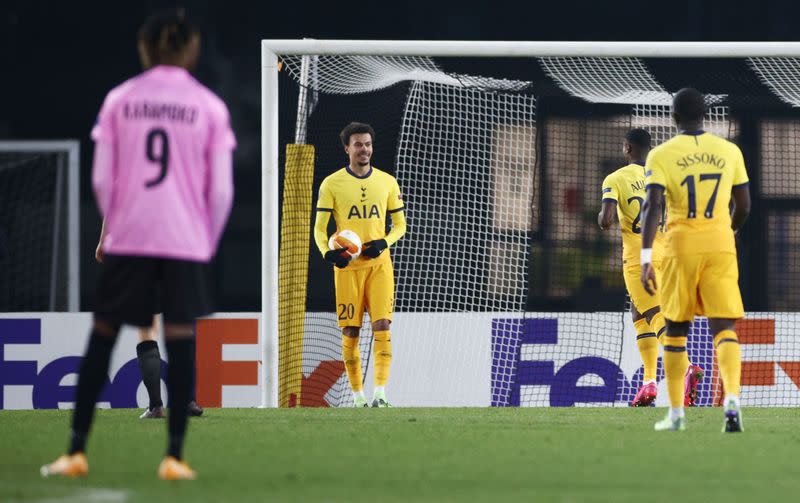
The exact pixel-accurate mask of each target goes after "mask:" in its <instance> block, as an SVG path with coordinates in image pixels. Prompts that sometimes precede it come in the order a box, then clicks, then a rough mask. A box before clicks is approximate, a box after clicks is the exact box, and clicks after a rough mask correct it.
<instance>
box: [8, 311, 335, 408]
mask: <svg viewBox="0 0 800 503" xmlns="http://www.w3.org/2000/svg"><path fill="white" fill-rule="evenodd" d="M90 324H91V315H88V314H86V313H81V314H62V313H59V314H44V315H41V316H40V317H32V318H5V319H4V318H0V409H3V408H30V407H31V406H33V408H36V409H55V408H58V407H59V404H62V405H63V404H64V403H72V402H73V401H74V396H75V387H76V383H77V373H78V371H79V369H80V365H81V360H82V354H83V350H84V348H85V347H86V343H87V337H88V331H89V327H90ZM196 334H197V355H196V357H197V361H196V370H197V373H196V376H197V383H196V396H197V401H198V402H199V403H200V404H201V405H203V406H204V407H222V406H228V407H230V406H239V407H254V406H258V405H260V404H261V386H262V385H263V384H262V380H261V365H262V362H261V351H260V347H259V320H258V318H257V317H255V316H254V317H252V318H210V319H202V320H198V321H197V323H196ZM136 342H138V339H137V338H136V337H135V336H134V334H133V332H130V331H129V332H127V334H126V333H125V332H123V333H122V334H121V335H120V340H119V341H118V343H117V347H116V348H115V359H114V360H112V371H111V375H110V376H109V378H108V380H107V382H106V385H105V387H104V390H103V392H102V394H101V396H100V399H99V402H104V403H108V404H110V406H111V407H112V408H130V407H134V408H135V407H139V406H140V405H144V404H139V403H137V392H138V391H139V386H140V385H141V382H142V377H141V373H140V371H139V365H138V362H137V360H136V358H135V351H134V350H133V348H134V346H135V344H136ZM128 355H130V358H127V359H124V360H123V361H121V362H120V361H119V360H118V358H119V357H127V356H128ZM162 358H166V355H165V354H163V353H162ZM161 370H162V372H161V375H162V378H163V379H166V375H167V374H166V370H167V363H166V362H163V361H162V368H161ZM297 371H298V372H301V369H299V368H298V369H297ZM343 373H344V364H343V363H342V362H341V361H340V360H339V361H322V362H318V365H317V366H316V367H315V368H314V369H312V371H311V372H310V373H309V374H308V375H305V374H303V373H302V372H301V373H300V375H299V376H298V378H297V385H298V386H297V387H296V388H292V389H288V390H287V391H288V393H287V395H288V396H289V399H288V403H287V404H284V406H286V405H288V406H306V407H308V406H311V407H320V406H321V407H325V406H328V403H327V401H326V400H325V395H326V394H327V393H328V391H329V390H331V389H332V388H333V387H334V385H335V384H336V382H337V380H338V379H339V378H340V377H341V376H342V374H343ZM63 382H69V383H71V384H62V383H63ZM282 384H283V385H284V386H285V385H286V384H285V383H282ZM16 386H24V388H21V389H16V388H11V389H9V387H16ZM12 390H13V392H12ZM282 393H283V391H282ZM140 395H141V393H140Z"/></svg>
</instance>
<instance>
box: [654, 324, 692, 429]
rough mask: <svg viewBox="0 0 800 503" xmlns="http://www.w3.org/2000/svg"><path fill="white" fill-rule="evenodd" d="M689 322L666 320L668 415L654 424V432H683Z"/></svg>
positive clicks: (665, 358)
mask: <svg viewBox="0 0 800 503" xmlns="http://www.w3.org/2000/svg"><path fill="white" fill-rule="evenodd" d="M690 325H691V322H690V321H683V322H673V321H670V320H667V335H666V337H664V373H665V374H666V379H667V391H668V392H669V405H670V407H669V413H668V414H667V417H665V418H664V419H663V420H661V421H659V422H657V423H656V424H655V429H656V431H683V430H685V429H686V418H685V414H684V410H683V407H684V406H683V403H684V389H683V378H684V375H685V372H686V368H687V366H688V358H687V356H686V340H687V336H688V334H689V326H690Z"/></svg>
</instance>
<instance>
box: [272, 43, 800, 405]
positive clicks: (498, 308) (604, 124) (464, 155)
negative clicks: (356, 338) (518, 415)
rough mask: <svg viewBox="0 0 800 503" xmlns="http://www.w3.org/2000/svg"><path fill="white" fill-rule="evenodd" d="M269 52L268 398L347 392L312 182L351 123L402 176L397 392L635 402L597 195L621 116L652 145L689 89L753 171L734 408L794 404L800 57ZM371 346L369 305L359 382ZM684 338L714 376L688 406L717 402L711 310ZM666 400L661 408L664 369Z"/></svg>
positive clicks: (611, 160) (669, 131)
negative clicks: (371, 133)
mask: <svg viewBox="0 0 800 503" xmlns="http://www.w3.org/2000/svg"><path fill="white" fill-rule="evenodd" d="M362 52H363V51H362ZM417 52H418V51H417ZM279 56H281V58H280V62H281V67H282V71H281V72H280V75H279V79H280V95H279V99H278V101H275V102H273V103H270V102H267V100H266V97H265V107H268V106H270V105H271V104H272V105H276V106H277V104H278V103H279V104H280V113H279V115H278V123H277V126H278V141H279V154H280V156H279V166H280V172H279V184H278V186H279V188H280V193H279V206H280V266H279V273H278V278H277V279H278V281H277V290H278V292H277V293H278V334H279V339H278V346H277V349H278V353H277V355H278V369H279V372H278V373H279V375H278V385H279V386H278V388H279V389H278V391H279V393H278V403H279V405H281V406H348V405H350V404H351V403H352V396H351V392H350V387H349V384H348V382H347V378H346V375H345V373H344V366H343V364H342V361H341V332H340V330H339V328H338V327H337V324H336V321H337V320H336V319H337V312H336V306H335V302H334V298H333V280H332V272H331V267H330V266H329V265H328V264H326V263H325V262H324V261H323V259H322V257H321V255H320V253H319V251H318V250H316V246H315V245H314V243H313V238H312V225H313V219H314V211H313V208H314V203H315V201H316V198H317V194H318V188H319V184H320V183H321V181H322V180H323V179H324V178H325V177H326V176H328V175H329V174H331V173H333V172H334V171H336V170H338V169H341V168H342V167H343V166H345V165H346V163H347V157H346V155H345V154H344V151H343V148H342V146H341V145H340V144H339V140H338V133H339V131H340V130H341V129H342V127H343V126H344V125H346V124H347V123H349V122H351V121H359V122H367V123H369V124H371V125H372V126H373V127H374V128H375V130H376V138H375V142H374V148H375V152H374V156H373V165H374V166H376V167H377V168H379V169H383V170H384V171H388V172H390V173H392V174H394V175H395V176H396V177H397V180H398V183H399V185H400V187H401V190H402V191H403V197H404V202H405V208H406V219H407V223H408V233H407V235H406V236H405V237H404V238H403V239H401V240H400V241H399V242H398V243H397V244H396V245H395V246H393V247H392V248H391V250H390V251H391V256H392V261H393V264H394V270H395V280H396V292H395V299H396V301H395V309H396V312H395V317H394V321H393V325H392V340H393V352H394V359H393V363H392V371H391V374H390V382H389V387H388V388H387V390H388V391H389V393H390V394H389V396H390V397H391V399H392V400H393V401H394V402H395V403H397V404H398V405H405V406H488V405H492V406H574V405H575V406H582V405H591V406H598V405H599V406H626V405H627V404H628V403H629V402H630V401H631V400H632V398H633V396H634V395H635V393H636V390H637V389H638V387H639V386H640V385H641V383H642V373H643V371H642V368H641V360H640V358H639V355H638V352H637V349H636V343H635V335H636V334H635V330H634V329H633V326H632V322H631V318H630V314H629V313H628V304H627V301H626V294H625V289H624V284H623V279H622V271H621V267H622V260H621V241H620V236H619V228H618V226H615V227H613V228H612V230H611V231H609V232H605V233H604V232H602V231H600V230H599V229H598V228H597V224H596V216H597V212H598V211H599V207H600V200H601V192H600V188H601V183H602V180H603V178H604V177H605V176H606V175H607V174H608V173H610V172H611V171H613V170H615V169H617V168H619V167H621V166H623V165H625V164H626V162H625V160H624V158H623V156H622V148H621V147H622V139H623V138H624V135H625V133H626V132H627V131H628V130H629V129H631V128H633V127H642V128H645V129H647V130H648V131H649V132H650V133H651V136H652V138H653V142H654V143H655V144H658V143H661V142H663V141H665V140H667V139H669V138H671V137H672V136H673V135H675V134H676V133H677V130H676V128H675V125H674V122H673V121H672V119H671V116H670V103H671V99H672V93H674V92H675V91H676V90H677V89H679V88H681V87H686V86H692V87H696V88H698V89H699V90H701V91H702V92H703V93H704V94H705V96H706V102H707V110H708V112H707V116H706V120H705V130H706V131H710V132H712V133H714V134H717V135H719V136H722V137H725V138H727V139H729V140H731V141H734V142H736V143H737V144H739V145H740V147H741V148H742V150H743V152H744V155H745V159H746V163H747V167H748V172H749V176H750V178H751V195H752V198H753V211H752V213H751V216H750V219H749V220H748V222H747V224H746V227H745V229H743V231H742V232H741V233H740V235H739V237H738V238H737V246H738V251H739V261H740V271H741V272H740V285H741V290H742V295H743V298H744V301H745V309H746V311H747V315H746V317H745V319H744V320H742V321H741V322H740V323H739V325H738V331H739V337H740V340H741V342H742V354H743V362H744V363H743V368H742V383H743V391H742V399H743V402H744V404H745V405H748V406H773V405H776V406H797V405H800V390H798V386H800V343H797V342H795V339H794V337H793V335H792V334H793V330H794V329H795V327H797V326H798V325H797V322H800V319H796V318H797V313H796V311H797V307H798V306H799V305H800V300H798V299H800V297H799V296H798V295H797V294H798V293H800V292H797V291H796V289H797V287H796V286H795V285H796V284H798V283H797V282H796V281H794V275H795V274H797V273H796V272H795V270H796V269H797V267H796V266H797V259H798V258H800V257H797V254H798V252H797V251H796V250H797V249H798V247H797V246H796V240H797V239H798V237H800V231H798V229H800V226H799V224H800V183H798V182H796V178H797V177H796V176H795V173H796V172H797V169H798V168H800V166H798V165H799V164H800V158H798V148H797V147H796V145H795V141H796V140H795V138H797V133H798V130H800V113H798V112H797V111H796V108H795V107H797V106H798V105H799V104H800V63H798V61H800V60H795V59H794V58H771V57H759V58H747V57H741V58H707V57H706V58H662V57H658V58H655V57H634V56H628V57H527V58H521V57H520V58H511V59H509V58H490V57H483V58H466V57H424V56H413V57H412V56H378V55H358V56H349V55H331V54H320V55H306V56H296V55H292V54H287V55H281V54H279ZM267 162H269V161H267ZM333 229H334V227H333V224H331V228H330V229H329V231H330V232H332V231H333ZM371 342H372V337H371V330H370V320H369V317H368V315H367V316H365V319H364V323H363V328H362V331H361V337H360V342H359V344H360V349H361V357H362V365H363V367H364V371H365V372H364V375H365V388H366V389H367V390H369V389H371V384H372V383H371V379H372V377H371V354H370V353H371ZM688 349H689V357H690V359H691V360H692V362H693V363H696V364H698V365H700V366H702V367H703V368H704V369H705V370H706V375H705V378H704V380H703V382H702V383H701V385H700V388H699V405H702V406H711V405H716V404H718V403H719V402H720V399H721V397H722V393H723V390H722V388H721V382H720V379H719V372H718V369H717V364H716V360H715V358H714V353H713V348H712V338H711V335H710V333H709V330H708V323H707V321H706V320H705V319H704V318H697V319H696V321H695V323H694V324H693V326H692V329H691V332H690V336H689V342H688ZM658 379H659V381H663V371H662V369H661V363H660V359H659V377H658ZM659 395H660V396H659V402H658V403H659V404H663V403H666V402H665V401H666V390H665V386H664V383H663V382H660V393H659Z"/></svg>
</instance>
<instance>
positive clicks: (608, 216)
mask: <svg viewBox="0 0 800 503" xmlns="http://www.w3.org/2000/svg"><path fill="white" fill-rule="evenodd" d="M616 212H617V202H616V201H613V200H611V199H603V205H602V206H601V207H600V213H598V214H597V225H599V226H600V229H602V230H604V231H607V230H608V229H610V228H611V224H613V223H614V213H616Z"/></svg>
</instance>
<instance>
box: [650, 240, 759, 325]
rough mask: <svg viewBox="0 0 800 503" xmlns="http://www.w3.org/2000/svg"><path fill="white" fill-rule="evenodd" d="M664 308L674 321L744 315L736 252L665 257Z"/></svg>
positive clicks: (662, 283)
mask: <svg viewBox="0 0 800 503" xmlns="http://www.w3.org/2000/svg"><path fill="white" fill-rule="evenodd" d="M659 289H660V290H661V291H662V292H663V295H662V296H661V299H662V306H661V310H662V311H663V312H664V317H665V318H666V319H668V320H671V321H692V319H694V315H696V314H697V315H701V316H707V317H709V318H732V319H738V318H742V317H744V306H743V305H742V295H741V293H740V292H739V264H738V262H737V260H736V255H735V254H733V253H703V254H693V255H679V256H673V257H664V259H663V260H662V261H661V284H660V285H659Z"/></svg>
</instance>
